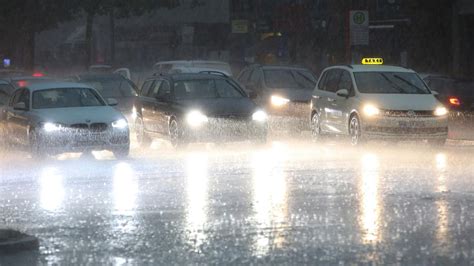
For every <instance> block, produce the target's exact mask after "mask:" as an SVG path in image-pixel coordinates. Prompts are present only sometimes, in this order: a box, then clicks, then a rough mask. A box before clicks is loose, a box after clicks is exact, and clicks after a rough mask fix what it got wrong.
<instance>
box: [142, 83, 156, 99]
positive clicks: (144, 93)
mask: <svg viewBox="0 0 474 266" xmlns="http://www.w3.org/2000/svg"><path fill="white" fill-rule="evenodd" d="M153 82H155V81H154V80H147V81H146V82H145V83H143V85H142V89H141V90H140V95H141V96H147V95H148V91H149V90H150V87H151V86H152V85H153Z"/></svg>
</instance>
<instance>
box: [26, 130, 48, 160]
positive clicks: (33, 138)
mask: <svg viewBox="0 0 474 266" xmlns="http://www.w3.org/2000/svg"><path fill="white" fill-rule="evenodd" d="M29 138H30V153H31V157H33V159H44V157H45V156H46V153H45V151H44V147H43V144H42V143H41V138H40V137H39V136H38V133H36V131H35V130H31V131H30V134H29Z"/></svg>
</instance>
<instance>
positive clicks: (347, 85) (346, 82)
mask: <svg viewBox="0 0 474 266" xmlns="http://www.w3.org/2000/svg"><path fill="white" fill-rule="evenodd" d="M339 90H347V91H348V92H349V96H348V97H344V96H338V95H337V94H336V95H335V98H334V99H335V101H333V102H332V103H331V105H332V108H333V109H334V112H333V113H332V114H333V115H332V116H331V117H332V118H333V124H334V127H335V128H336V129H337V132H342V133H344V132H349V131H348V125H349V122H348V119H349V115H350V112H351V111H352V104H351V103H352V100H353V96H354V85H353V80H352V76H351V73H350V72H349V71H347V70H341V76H340V78H339V84H338V86H337V90H336V92H337V91H339Z"/></svg>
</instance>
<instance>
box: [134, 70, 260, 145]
mask: <svg viewBox="0 0 474 266" xmlns="http://www.w3.org/2000/svg"><path fill="white" fill-rule="evenodd" d="M139 94H140V95H139V100H138V101H137V103H136V110H137V119H136V123H135V129H136V134H137V140H138V142H139V143H140V144H141V145H145V146H146V145H148V144H149V142H150V141H151V139H152V138H153V137H155V136H156V137H161V138H163V137H165V138H168V139H169V140H170V141H171V143H172V145H173V146H174V147H179V146H185V145H186V144H188V143H190V142H214V141H218V142H220V141H234V140H253V141H257V142H265V141H266V137H267V115H266V113H265V112H264V111H263V110H260V109H259V108H258V107H257V105H256V104H255V103H254V102H253V101H252V100H251V99H250V98H249V97H248V95H247V94H246V93H245V91H244V90H243V89H242V88H241V87H240V86H239V85H238V84H237V83H236V82H235V81H234V80H233V79H231V78H229V77H227V76H224V75H214V74H173V75H157V76H154V77H152V78H150V79H148V80H147V81H145V83H144V84H143V86H142V88H141V90H140V93H139Z"/></svg>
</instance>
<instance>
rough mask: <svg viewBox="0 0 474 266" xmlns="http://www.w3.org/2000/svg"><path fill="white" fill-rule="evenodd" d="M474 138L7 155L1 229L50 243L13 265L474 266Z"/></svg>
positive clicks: (0, 192)
mask: <svg viewBox="0 0 474 266" xmlns="http://www.w3.org/2000/svg"><path fill="white" fill-rule="evenodd" d="M473 154H474V146H469V145H462V144H460V143H451V144H449V145H448V146H447V147H445V148H429V147H425V146H423V145H419V144H405V145H401V146H392V145H379V144H373V145H369V146H367V147H364V148H352V147H349V145H348V144H346V143H343V144H335V143H331V142H329V143H323V144H313V143H307V142H303V141H285V140H283V141H274V142H272V143H271V144H269V145H268V146H266V147H256V148H255V147H252V146H251V145H250V144H245V143H244V144H233V145H228V146H217V147H214V146H209V145H198V146H195V147H190V148H189V149H188V150H186V151H180V152H174V151H173V150H171V148H169V147H168V146H166V145H163V144H158V145H155V147H153V148H152V149H150V150H148V151H145V152H136V153H135V154H133V155H132V157H131V158H130V159H128V160H125V161H116V160H114V159H113V157H112V156H111V154H107V153H103V152H102V153H96V154H95V157H92V158H79V157H78V156H75V155H64V156H60V157H58V158H55V159H47V160H43V161H33V160H31V159H29V158H27V155H25V154H23V153H9V154H8V155H7V154H5V153H3V154H2V155H0V158H1V160H0V170H1V171H0V209H1V216H0V228H13V229H19V230H21V231H23V232H26V233H28V234H31V235H34V236H37V237H38V238H39V239H40V241H41V242H40V246H41V247H40V251H39V252H37V253H21V254H16V255H8V256H7V255H0V264H2V265H12V264H15V263H18V264H20V263H22V264H33V263H60V264H86V263H88V264H102V265H106V264H107V265H122V264H136V265H142V264H153V265H157V264H161V265H170V264H190V263H192V264H217V265H223V264H229V263H233V264H248V263H255V264H313V265H316V264H347V263H354V262H355V263H371V262H373V263H379V264H388V263H400V264H445V265H446V264H458V265H462V264H473V263H474V253H473V251H474V217H473V216H474V156H473Z"/></svg>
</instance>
